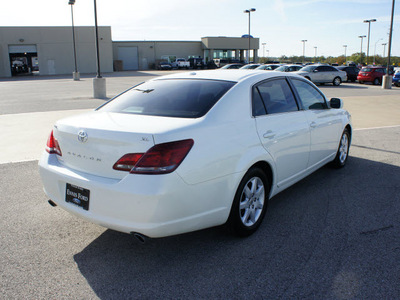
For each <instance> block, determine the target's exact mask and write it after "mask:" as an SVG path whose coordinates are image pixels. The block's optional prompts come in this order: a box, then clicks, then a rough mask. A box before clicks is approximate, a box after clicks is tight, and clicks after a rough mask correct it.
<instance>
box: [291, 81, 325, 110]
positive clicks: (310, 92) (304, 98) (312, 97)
mask: <svg viewBox="0 0 400 300" xmlns="http://www.w3.org/2000/svg"><path fill="white" fill-rule="evenodd" d="M292 83H293V85H294V87H295V89H296V91H297V94H298V95H299V97H300V100H301V102H302V103H303V107H304V109H306V110H309V109H326V108H328V105H327V104H326V101H325V98H324V96H322V94H321V93H320V92H319V91H318V90H317V89H316V88H314V87H313V86H312V85H310V84H309V83H307V82H305V81H303V80H298V79H292Z"/></svg>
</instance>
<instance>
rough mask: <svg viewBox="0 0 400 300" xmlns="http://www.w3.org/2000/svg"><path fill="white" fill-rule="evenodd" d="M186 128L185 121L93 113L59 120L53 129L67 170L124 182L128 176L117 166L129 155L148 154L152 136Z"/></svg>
mask: <svg viewBox="0 0 400 300" xmlns="http://www.w3.org/2000/svg"><path fill="white" fill-rule="evenodd" d="M183 124H185V121H184V120H176V119H174V118H161V117H153V116H137V115H132V114H120V113H109V112H99V111H94V112H91V113H89V114H84V115H80V116H75V117H71V118H67V119H63V120H60V121H58V122H57V123H56V125H55V126H54V130H53V132H54V137H55V138H56V139H57V141H58V143H59V145H60V148H61V152H62V156H57V157H58V159H59V162H60V163H61V164H63V165H64V166H66V167H68V168H70V169H73V170H77V171H81V172H85V173H88V174H93V175H97V176H102V177H108V178H114V179H122V178H123V177H125V176H126V175H127V174H129V173H127V172H123V171H118V170H114V169H113V166H114V164H115V163H116V162H117V161H118V160H119V159H120V158H121V157H122V156H124V155H125V154H127V153H145V152H146V151H147V150H149V149H150V148H151V147H152V146H153V145H154V138H153V134H155V133H157V134H162V133H163V132H166V131H168V130H172V129H173V128H176V127H179V126H182V125H183Z"/></svg>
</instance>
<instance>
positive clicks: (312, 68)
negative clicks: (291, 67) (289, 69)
mask: <svg viewBox="0 0 400 300" xmlns="http://www.w3.org/2000/svg"><path fill="white" fill-rule="evenodd" d="M295 73H296V74H298V75H301V76H303V77H305V78H307V79H308V80H311V81H312V82H314V83H332V84H333V85H335V86H338V85H340V84H341V83H342V82H343V81H347V73H346V72H344V71H339V70H338V69H336V68H335V67H332V66H328V65H309V66H306V67H304V68H302V69H300V70H299V71H297V72H295Z"/></svg>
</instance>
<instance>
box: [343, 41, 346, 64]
mask: <svg viewBox="0 0 400 300" xmlns="http://www.w3.org/2000/svg"><path fill="white" fill-rule="evenodd" d="M343 47H344V63H345V64H346V65H347V45H343Z"/></svg>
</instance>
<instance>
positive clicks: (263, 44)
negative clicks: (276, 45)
mask: <svg viewBox="0 0 400 300" xmlns="http://www.w3.org/2000/svg"><path fill="white" fill-rule="evenodd" d="M266 44H267V43H262V46H263V57H265V45H266Z"/></svg>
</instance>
